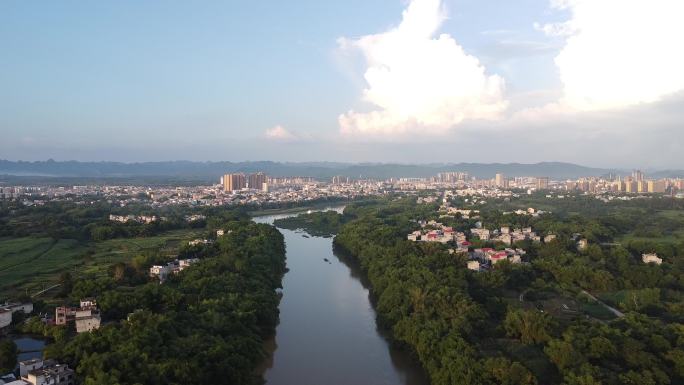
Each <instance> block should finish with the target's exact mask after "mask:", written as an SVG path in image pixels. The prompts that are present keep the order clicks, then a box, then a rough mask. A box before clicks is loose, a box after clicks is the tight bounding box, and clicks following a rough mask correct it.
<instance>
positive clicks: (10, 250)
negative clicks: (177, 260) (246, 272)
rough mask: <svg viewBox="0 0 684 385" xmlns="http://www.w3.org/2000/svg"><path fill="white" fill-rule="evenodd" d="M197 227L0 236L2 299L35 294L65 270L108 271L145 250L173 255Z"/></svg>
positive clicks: (193, 233)
mask: <svg viewBox="0 0 684 385" xmlns="http://www.w3.org/2000/svg"><path fill="white" fill-rule="evenodd" d="M197 234H198V233H197V231H196V230H177V231H171V232H168V233H164V234H161V235H158V236H154V237H147V238H131V239H111V240H107V241H103V242H97V243H95V242H79V241H76V240H73V239H60V240H54V239H52V238H33V237H24V238H0V300H1V299H3V298H6V297H8V296H13V295H17V294H20V293H26V292H27V291H28V293H29V294H31V293H35V292H37V291H39V290H41V289H42V288H44V287H49V286H51V285H54V284H55V283H56V281H57V279H58V277H59V275H60V274H61V273H62V272H65V271H70V272H72V273H74V274H76V275H81V274H86V273H87V274H106V273H107V270H108V268H109V267H110V266H111V265H112V264H114V263H117V262H125V261H128V260H130V259H131V258H133V257H134V256H135V255H137V254H140V253H141V252H144V251H145V250H160V251H161V252H162V253H163V254H166V255H169V256H171V255H173V254H174V253H176V252H177V249H178V247H179V245H180V244H181V242H182V241H185V240H188V239H191V238H193V237H194V236H196V235H197Z"/></svg>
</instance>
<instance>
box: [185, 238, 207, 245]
mask: <svg viewBox="0 0 684 385" xmlns="http://www.w3.org/2000/svg"><path fill="white" fill-rule="evenodd" d="M210 243H212V241H210V240H208V239H193V240H192V241H190V242H188V245H190V246H197V245H208V244H210Z"/></svg>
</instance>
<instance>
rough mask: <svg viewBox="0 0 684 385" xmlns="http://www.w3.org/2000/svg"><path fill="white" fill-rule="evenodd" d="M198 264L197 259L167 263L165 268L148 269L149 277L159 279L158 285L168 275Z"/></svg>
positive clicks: (157, 266) (153, 267)
mask: <svg viewBox="0 0 684 385" xmlns="http://www.w3.org/2000/svg"><path fill="white" fill-rule="evenodd" d="M197 262H199V258H188V259H181V260H177V259H176V260H175V261H173V262H169V263H168V264H166V266H161V265H154V266H152V267H150V277H157V278H159V283H163V282H164V281H166V278H168V276H169V274H178V273H180V272H181V271H183V270H185V269H186V268H188V267H190V265H192V264H194V263H197Z"/></svg>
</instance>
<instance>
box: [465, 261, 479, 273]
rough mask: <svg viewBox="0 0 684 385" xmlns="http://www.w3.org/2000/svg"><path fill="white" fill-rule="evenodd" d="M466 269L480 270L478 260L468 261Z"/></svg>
mask: <svg viewBox="0 0 684 385" xmlns="http://www.w3.org/2000/svg"><path fill="white" fill-rule="evenodd" d="M467 266H468V270H473V271H480V262H478V261H468V263H467Z"/></svg>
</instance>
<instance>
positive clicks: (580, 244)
mask: <svg viewBox="0 0 684 385" xmlns="http://www.w3.org/2000/svg"><path fill="white" fill-rule="evenodd" d="M588 246H589V241H587V240H586V239H584V238H582V239H580V240H579V241H577V249H578V250H586V249H587V247H588Z"/></svg>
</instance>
